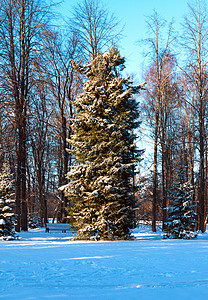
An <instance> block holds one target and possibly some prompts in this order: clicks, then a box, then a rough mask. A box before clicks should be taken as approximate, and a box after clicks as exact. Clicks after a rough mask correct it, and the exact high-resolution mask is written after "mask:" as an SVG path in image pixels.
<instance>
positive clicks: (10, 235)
mask: <svg viewBox="0 0 208 300" xmlns="http://www.w3.org/2000/svg"><path fill="white" fill-rule="evenodd" d="M13 195H14V194H13V188H12V181H11V176H10V172H9V167H8V165H7V164H4V165H3V168H2V169H1V172H0V237H2V238H3V239H14V238H15V230H14V225H15V214H14V212H13V206H14V203H15V200H14V199H13V198H12V196H13Z"/></svg>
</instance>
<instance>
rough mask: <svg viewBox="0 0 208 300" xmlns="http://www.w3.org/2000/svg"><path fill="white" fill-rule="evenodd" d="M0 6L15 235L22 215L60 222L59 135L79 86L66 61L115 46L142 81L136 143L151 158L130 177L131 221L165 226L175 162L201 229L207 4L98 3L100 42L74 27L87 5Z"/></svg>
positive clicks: (3, 116) (3, 124)
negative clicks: (134, 201)
mask: <svg viewBox="0 0 208 300" xmlns="http://www.w3.org/2000/svg"><path fill="white" fill-rule="evenodd" d="M0 2H1V6H0V7H1V8H0V22H1V27H0V45H1V51H0V57H1V62H0V68H1V77H0V160H1V165H3V163H4V162H7V163H8V164H9V166H10V169H11V173H12V174H14V179H15V196H16V213H17V215H18V220H17V226H16V231H20V228H22V230H27V228H28V221H29V220H30V218H32V219H34V218H35V217H39V218H40V222H41V223H42V224H44V223H46V222H47V219H48V217H53V218H57V219H58V221H64V220H65V214H66V212H65V206H66V199H65V198H64V196H63V195H62V194H60V192H58V187H60V186H61V185H63V184H65V183H66V178H65V174H66V173H67V172H68V170H69V168H70V166H71V165H72V164H73V163H74V158H73V157H70V155H69V154H68V153H67V151H66V148H70V145H69V144H68V142H67V138H69V137H70V135H71V127H70V126H71V122H72V120H73V118H74V116H75V113H76V112H75V110H74V106H73V102H74V101H76V96H77V95H78V94H79V93H80V92H81V91H82V86H83V79H82V78H81V77H80V76H79V75H78V74H77V73H76V71H75V70H74V68H73V66H72V64H71V59H74V60H75V61H77V62H78V63H79V62H80V63H86V62H88V61H89V60H90V59H92V58H93V57H94V56H95V55H96V54H97V53H98V51H106V50H107V49H108V47H109V46H110V44H112V43H111V42H112V41H114V43H116V44H117V45H118V47H120V49H121V53H122V55H124V56H125V57H126V58H127V69H126V72H127V73H128V74H130V75H131V76H132V78H135V73H136V75H137V76H138V78H137V79H136V81H140V83H141V82H143V81H145V82H146V90H145V91H144V92H143V93H142V94H141V95H140V98H139V99H138V100H139V101H140V102H141V113H140V114H141V120H142V125H141V128H140V131H139V132H138V135H139V140H138V145H139V147H141V148H148V151H147V152H148V155H149V157H148V164H144V165H143V166H142V172H140V173H138V174H137V175H135V176H136V177H135V182H136V184H137V185H138V187H139V191H138V193H137V198H138V210H137V215H138V219H144V218H147V219H150V220H151V221H152V230H153V231H155V230H156V221H163V227H164V226H165V225H164V224H165V222H166V221H167V218H168V216H167V207H168V206H169V199H168V190H170V189H171V185H172V183H173V181H174V178H175V174H176V172H177V170H178V169H179V167H181V165H182V166H183V168H184V169H185V170H186V172H185V173H186V180H187V181H190V182H191V185H192V189H193V198H192V204H193V205H195V204H196V205H197V206H196V207H197V209H196V210H197V214H198V229H200V230H201V231H202V232H204V231H205V225H206V222H207V207H208V205H207V199H208V195H207V180H208V171H207V162H208V159H207V91H208V89H207V88H208V86H207V50H208V48H207V47H208V35H207V33H208V23H207V21H208V19H207V18H208V16H207V11H206V2H203V1H194V2H193V3H192V4H190V5H187V4H186V3H185V1H184V2H182V3H181V1H180V3H179V1H175V2H174V3H166V2H165V1H157V2H156V1H147V2H146V3H143V2H141V1H130V2H129V1H128V3H127V1H109V2H108V1H104V2H103V6H102V4H101V2H100V1H98V2H97V4H98V6H96V7H97V10H94V13H95V12H96V13H98V16H99V13H101V12H102V14H101V15H102V16H105V18H100V19H101V23H99V22H98V23H96V24H98V25H97V26H98V27H96V26H95V28H94V29H98V30H97V32H98V33H100V36H99V37H100V39H99V37H98V36H96V30H95V31H94V32H91V31H90V30H91V28H90V27H87V30H86V32H85V33H86V35H83V31H82V30H83V27H82V25H83V24H82V22H79V21H78V20H79V18H78V16H81V15H80V14H81V12H82V13H86V9H85V11H84V10H83V11H82V10H81V5H86V4H87V3H88V1H84V2H82V3H81V2H78V1H70V3H69V1H67V2H65V4H64V3H60V6H59V5H54V3H51V2H47V1H45V2H44V1H38V0H30V1H28V0H18V1H9V0H2V1H0ZM177 2H178V5H177ZM89 3H90V1H89ZM95 3H96V1H95ZM73 4H74V5H75V7H74V8H73V7H72V5H73ZM159 4H160V6H158V5H159ZM114 5H115V6H114ZM83 7H84V6H83ZM85 8H86V6H85ZM153 8H155V9H156V10H158V13H157V12H156V11H153ZM70 11H71V12H72V13H71V14H70ZM114 11H115V13H114V16H112V15H111V13H112V12H114ZM186 12H187V15H186V16H185V17H183V14H185V13H186ZM59 13H60V14H59ZM117 13H118V14H117ZM61 14H62V15H63V16H64V20H63V19H61ZM160 14H161V15H160ZM101 15H100V16H101ZM144 15H146V17H144ZM93 16H94V17H95V18H96V16H97V15H96V14H94V15H93ZM68 17H69V18H68ZM70 17H71V19H70ZM163 17H164V18H166V19H167V20H168V22H165V21H164V19H163ZM172 17H175V19H176V25H175V26H174V23H173V22H172ZM81 19H82V18H81ZM118 20H121V21H120V22H119V23H118ZM87 22H88V20H87V19H86V24H88V25H89V23H87ZM180 22H181V23H182V25H179V23H180ZM124 23H126V25H125V27H124V28H123V24H124ZM125 28H126V29H125ZM85 29H86V28H84V30H85ZM99 30H100V31H99ZM91 33H93V34H92V35H91ZM103 33H104V34H103ZM86 37H87V38H86ZM97 37H98V40H96V38H97ZM90 38H91V39H92V40H91V42H92V43H90V42H89V41H90ZM96 42H97V43H96ZM143 55H145V59H144V60H143V59H142V57H143ZM140 143H141V144H140ZM147 143H150V144H151V145H152V146H151V147H149V146H146V145H147ZM145 156H146V157H147V154H144V158H145ZM146 161H147V159H146V160H145V159H144V162H146ZM144 170H145V171H144Z"/></svg>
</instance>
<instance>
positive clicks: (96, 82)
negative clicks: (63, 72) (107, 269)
mask: <svg viewBox="0 0 208 300" xmlns="http://www.w3.org/2000/svg"><path fill="white" fill-rule="evenodd" d="M74 66H75V67H76V69H77V70H78V71H79V72H80V73H82V74H84V75H85V76H86V78H87V80H86V82H85V84H84V92H83V93H82V94H80V95H79V96H78V97H77V99H76V104H75V106H76V110H77V115H76V120H74V122H73V126H72V130H73V136H72V138H71V140H70V141H69V142H70V144H71V145H72V147H73V150H72V151H71V153H72V154H73V155H74V156H75V157H76V161H77V165H76V166H74V167H73V168H72V169H71V171H70V172H69V173H68V174H67V178H68V180H69V183H68V184H67V185H65V186H63V187H61V190H62V191H64V192H65V194H66V196H67V197H68V199H69V201H70V203H71V208H70V209H69V218H70V222H71V224H72V225H73V226H74V228H75V229H76V230H77V237H76V238H79V239H89V238H90V237H92V236H96V238H97V239H129V238H131V232H130V229H132V228H134V227H135V226H136V221H135V210H134V208H135V197H134V194H135V188H134V184H133V176H134V172H135V164H136V162H138V161H139V160H140V156H141V150H137V149H136V145H135V138H136V136H135V134H134V133H133V131H134V129H136V128H137V127H138V126H139V122H138V103H137V102H136V100H135V99H134V98H133V96H132V95H133V94H135V93H138V91H139V89H140V88H141V87H142V86H136V87H134V86H133V85H132V81H131V80H130V79H129V78H127V79H123V78H122V77H121V75H120V74H121V71H122V70H123V69H124V58H122V57H121V56H120V54H119V53H118V51H117V49H115V48H114V49H111V50H110V51H109V52H108V53H105V54H104V55H102V54H99V55H98V56H97V57H96V58H95V59H94V60H93V61H92V62H91V63H90V64H89V65H88V66H85V67H79V66H78V65H76V64H75V63H74Z"/></svg>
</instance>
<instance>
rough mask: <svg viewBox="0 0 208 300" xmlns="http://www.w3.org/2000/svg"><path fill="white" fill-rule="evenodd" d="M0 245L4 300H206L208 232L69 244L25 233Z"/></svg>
mask: <svg viewBox="0 0 208 300" xmlns="http://www.w3.org/2000/svg"><path fill="white" fill-rule="evenodd" d="M19 235H20V237H21V239H19V240H16V241H0V299H93V300H94V299H112V300H114V299H119V300H120V299H126V300H128V299H139V300H157V299H160V300H163V299H164V300H167V299H168V300H172V299H174V300H180V299H189V300H190V299H208V232H206V233H204V234H199V235H198V238H197V239H195V240H168V239H167V240H164V239H162V238H161V232H159V233H152V232H150V230H147V228H141V229H137V230H135V236H136V240H134V241H116V242H95V241H89V242H84V241H70V239H71V237H72V233H65V234H64V233H59V232H58V233H57V232H50V233H45V231H44V229H36V230H30V231H29V232H21V234H19Z"/></svg>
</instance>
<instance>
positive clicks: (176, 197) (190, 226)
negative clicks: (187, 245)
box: [163, 167, 197, 239]
mask: <svg viewBox="0 0 208 300" xmlns="http://www.w3.org/2000/svg"><path fill="white" fill-rule="evenodd" d="M192 195H193V189H192V188H191V184H190V182H189V181H186V178H185V172H184V168H183V167H181V168H180V169H179V171H178V174H177V180H176V182H175V183H174V184H173V187H172V190H171V191H169V199H170V203H171V205H170V206H169V208H168V219H169V221H168V222H167V223H166V225H167V229H166V230H165V231H164V232H165V233H164V235H163V238H172V239H193V238H196V237H197V232H196V231H194V228H195V224H196V221H195V220H196V213H195V206H194V205H192V204H191V201H192Z"/></svg>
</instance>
